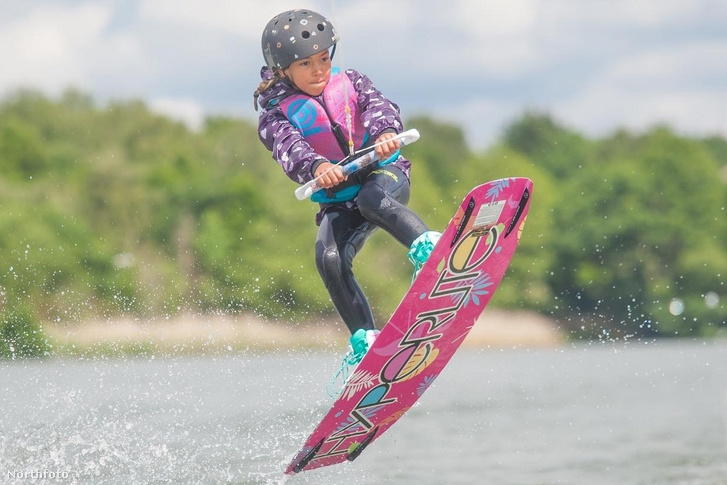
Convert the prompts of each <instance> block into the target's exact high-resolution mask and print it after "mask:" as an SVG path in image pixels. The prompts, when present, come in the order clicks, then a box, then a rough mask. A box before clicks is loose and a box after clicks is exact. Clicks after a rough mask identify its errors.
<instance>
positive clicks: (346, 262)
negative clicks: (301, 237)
mask: <svg viewBox="0 0 727 485" xmlns="http://www.w3.org/2000/svg"><path fill="white" fill-rule="evenodd" d="M344 253H345V254H341V251H339V249H338V247H336V246H333V247H327V246H325V245H323V244H318V245H317V246H316V267H317V268H318V273H319V274H320V275H321V278H322V279H323V282H324V283H325V285H326V287H330V285H338V284H341V282H342V281H343V280H345V279H346V277H347V275H349V274H350V273H351V260H352V259H353V258H352V257H351V255H350V254H348V253H349V251H346V250H345V248H344Z"/></svg>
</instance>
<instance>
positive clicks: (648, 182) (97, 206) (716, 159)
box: [0, 91, 727, 336]
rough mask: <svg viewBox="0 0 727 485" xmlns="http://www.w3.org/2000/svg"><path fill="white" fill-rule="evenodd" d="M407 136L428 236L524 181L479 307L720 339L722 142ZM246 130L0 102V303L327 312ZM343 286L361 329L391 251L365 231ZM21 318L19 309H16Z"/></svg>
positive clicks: (545, 121)
mask: <svg viewBox="0 0 727 485" xmlns="http://www.w3.org/2000/svg"><path fill="white" fill-rule="evenodd" d="M407 124H408V127H416V128H418V129H419V131H420V132H421V133H422V138H421V140H420V141H419V142H417V143H416V144H415V145H412V146H411V147H407V148H406V149H405V150H406V155H407V156H408V157H409V158H410V159H411V160H412V161H413V175H412V181H413V187H412V200H411V203H410V205H411V206H413V208H414V209H415V210H416V211H417V212H419V213H420V214H421V215H422V216H423V217H424V219H425V220H426V221H427V222H428V223H429V224H430V226H431V227H433V228H443V227H444V226H445V225H446V223H447V222H448V220H449V218H450V217H451V215H452V214H453V212H454V210H455V209H456V207H457V206H458V204H459V202H460V201H461V198H462V197H463V196H464V195H465V194H466V192H467V191H468V190H469V189H470V188H471V187H473V186H474V185H476V184H480V183H484V182H487V181H489V180H492V179H495V178H501V177H507V176H527V177H530V178H532V179H533V180H534V182H535V190H534V198H533V202H532V208H531V212H530V215H529V217H528V222H527V224H526V228H525V232H524V234H523V239H522V242H521V246H520V248H519V249H518V252H517V253H516V255H515V258H514V260H513V263H512V265H511V268H510V270H509V271H508V274H507V275H506V278H505V281H504V282H503V284H502V285H501V287H500V289H499V290H498V293H497V295H496V296H495V298H494V300H493V304H494V305H497V306H500V307H512V308H528V309H534V310H537V311H540V312H543V313H546V314H549V315H554V316H556V317H558V318H559V319H561V321H562V322H563V323H564V325H566V326H571V329H572V331H573V333H574V335H578V336H581V335H582V336H594V335H595V334H603V333H604V332H605V333H609V334H614V333H616V334H619V335H621V334H623V335H650V334H661V335H677V334H678V335H710V334H713V333H714V332H715V331H717V329H718V328H719V327H720V326H725V325H727V307H726V306H725V299H727V292H726V291H725V279H727V247H726V245H725V241H727V217H726V216H727V214H726V209H725V207H726V206H727V184H726V183H725V180H726V176H727V172H726V169H725V164H726V163H727V141H725V140H724V139H723V138H717V137H715V138H708V139H696V138H686V137H683V136H680V135H678V134H676V133H674V132H673V131H672V130H670V129H669V128H667V127H655V128H653V129H651V130H650V131H648V132H646V133H643V134H633V133H629V132H626V131H619V132H617V133H614V134H613V135H611V136H608V137H606V138H603V139H591V138H588V137H585V136H583V135H582V134H580V133H578V132H577V131H575V130H573V129H570V128H568V127H565V126H562V125H561V124H559V123H557V122H556V121H554V120H553V119H551V118H550V117H549V116H547V115H545V114H539V113H527V114H524V115H523V116H522V117H521V118H520V119H518V120H515V121H514V122H513V123H512V124H511V125H510V126H508V127H507V128H506V129H505V130H504V132H503V136H502V137H501V139H500V141H499V142H498V143H497V144H495V145H494V146H492V147H491V148H490V149H488V150H487V151H485V152H474V151H472V150H470V149H469V148H468V146H467V143H466V141H465V139H464V135H463V131H462V129H461V128H460V127H458V126H453V125H451V124H443V123H439V122H437V121H435V120H432V119H428V118H416V119H411V120H408V123H407ZM295 187H296V186H295V184H294V183H292V182H291V181H290V180H289V179H287V177H285V175H284V174H283V173H282V171H281V170H280V168H279V167H278V166H277V164H276V163H275V162H274V161H273V160H272V159H271V156H270V153H269V152H267V151H266V150H265V148H264V147H263V146H262V145H261V143H260V142H259V141H258V138H257V133H256V130H255V126H254V125H253V124H252V123H251V122H249V121H246V120H241V119H231V118H210V119H208V120H207V122H206V124H205V126H204V128H203V130H202V131H201V132H199V133H195V132H190V131H189V130H188V129H187V128H186V127H185V126H184V125H182V124H180V123H177V122H175V121H172V120H170V119H168V118H165V117H162V116H159V115H156V114H153V113H152V112H151V111H150V110H149V109H148V108H147V106H146V105H145V104H144V103H143V102H139V101H125V102H119V103H111V104H108V105H105V106H98V105H97V104H96V103H95V102H94V101H93V99H91V98H90V97H89V96H87V95H85V94H83V93H80V92H77V91H68V92H66V93H65V94H64V95H63V96H62V97H61V98H59V99H50V98H48V97H45V96H44V95H42V94H39V93H37V92H29V91H23V92H18V93H16V94H14V95H12V96H10V97H7V98H6V99H5V100H4V101H3V102H2V103H1V104H0V297H1V300H0V306H1V307H2V309H3V311H4V314H5V317H3V318H4V320H3V321H4V322H5V323H6V325H5V327H6V330H4V331H5V333H7V332H8V330H7V327H9V326H10V325H9V324H7V322H10V321H16V320H17V318H15V320H13V318H11V316H12V315H15V313H14V312H15V311H16V309H18V308H22V309H24V310H23V311H24V312H25V313H23V315H26V316H24V317H23V318H22V319H21V320H23V321H26V320H27V313H28V312H29V313H30V314H32V315H33V316H34V317H35V318H38V319H43V320H47V321H53V322H57V323H58V324H61V325H62V324H67V323H74V322H79V321H83V320H84V319H87V318H91V317H94V318H98V317H113V316H116V315H121V314H125V315H135V316H139V317H146V316H151V315H154V316H159V315H169V314H175V313H179V312H190V311H192V312H212V311H223V312H243V313H246V312H250V313H257V314H262V315H265V316H268V317H272V318H276V319H279V320H282V321H286V322H303V321H309V320H313V319H316V318H318V317H319V316H320V315H322V314H325V313H330V312H331V311H332V307H331V304H330V302H329V300H328V296H327V293H326V291H325V289H324V287H323V285H322V283H321V281H320V279H319V277H318V275H317V271H316V268H315V264H314V260H313V243H314V240H315V234H316V227H315V224H314V214H315V212H316V209H317V206H316V205H315V204H313V203H310V202H299V201H297V200H296V199H295V197H294V196H293V190H294V189H295ZM355 269H356V271H357V274H358V275H359V278H360V281H361V284H362V286H363V287H364V288H365V290H366V291H367V293H368V295H369V297H370V300H371V302H372V304H373V305H374V310H375V312H376V316H377V318H378V320H379V321H380V322H381V321H382V320H385V318H386V317H387V316H388V315H389V314H390V313H391V311H392V310H393V308H394V307H395V305H396V304H397V303H398V301H399V299H400V298H401V296H402V295H403V294H404V292H405V291H406V288H407V286H408V284H409V280H410V275H411V268H410V267H409V263H408V262H406V248H403V247H401V246H399V245H398V244H397V243H396V242H395V241H394V240H393V239H392V238H390V237H388V236H386V235H384V234H381V233H377V234H376V235H375V236H374V237H373V238H372V239H371V241H370V243H369V244H368V245H367V246H366V248H365V249H364V251H363V253H362V254H361V255H360V256H359V257H358V258H357V260H356V263H355ZM26 310H27V311H26Z"/></svg>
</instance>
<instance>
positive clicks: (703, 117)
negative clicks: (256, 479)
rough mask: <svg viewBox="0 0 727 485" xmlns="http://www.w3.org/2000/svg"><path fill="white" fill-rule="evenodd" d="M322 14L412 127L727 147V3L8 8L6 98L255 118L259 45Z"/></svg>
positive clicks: (236, 0) (480, 1)
mask: <svg viewBox="0 0 727 485" xmlns="http://www.w3.org/2000/svg"><path fill="white" fill-rule="evenodd" d="M292 8H308V9H313V10H316V11H318V12H320V13H322V14H324V15H326V16H327V17H328V18H329V19H330V20H331V21H332V22H333V24H334V25H335V27H336V29H337V30H338V32H339V35H340V36H341V41H340V42H339V47H338V50H337V52H336V56H335V58H334V64H337V65H339V66H340V67H343V68H354V69H357V70H359V71H361V72H363V73H365V74H366V75H368V76H369V77H370V78H371V80H372V81H373V82H374V84H375V85H376V86H377V87H378V88H379V89H380V90H381V91H382V92H383V93H384V94H385V95H386V96H387V97H389V98H390V99H391V100H393V101H394V102H396V103H397V104H398V105H399V106H400V108H401V110H402V115H403V116H404V118H405V119H406V118H410V117H412V116H415V115H421V114H426V115H429V116H431V117H433V118H435V119H437V120H440V121H443V122H453V123H456V124H457V125H459V126H461V127H462V128H463V129H464V130H465V133H466V135H467V140H468V142H469V143H470V146H472V147H474V148H486V147H488V146H490V145H491V144H492V143H494V142H496V140H497V139H498V137H499V136H500V135H501V134H502V132H503V130H504V128H505V127H506V126H507V125H508V123H511V122H512V121H514V120H515V119H517V117H518V116H520V115H522V113H524V112H525V111H527V110H537V111H542V112H547V113H550V114H551V115H552V116H554V117H555V118H556V119H557V120H558V121H559V122H561V123H562V124H564V125H566V126H568V127H570V128H573V129H576V130H578V131H580V132H581V133H584V134H586V135H588V136H593V137H600V136H607V135H608V134H610V133H612V132H613V131H615V130H617V129H620V128H627V129H631V130H634V131H637V132H638V131H643V130H646V129H648V128H649V127H651V126H653V125H655V124H667V125H669V126H671V127H672V128H673V129H675V130H677V131H678V132H680V133H683V134H686V135H690V136H711V135H721V136H726V137H727V1H725V0H447V1H429V0H307V1H305V2H300V1H288V0H266V1H262V0H254V1H253V0H184V1H179V0H53V1H51V0H3V1H2V2H0V97H4V96H7V95H8V94H9V93H12V92H13V91H15V90H16V89H18V88H20V87H23V88H35V89H39V90H41V91H42V92H43V93H45V94H46V95H48V96H52V97H56V96H59V95H60V94H61V93H62V92H63V91H64V90H65V89H67V88H69V87H73V88H77V89H80V90H82V91H84V92H86V93H88V94H90V95H92V96H93V97H94V99H96V101H97V102H98V103H99V104H103V103H107V102H109V101H123V100H129V99H142V100H144V101H145V102H146V103H147V104H148V105H149V106H150V107H151V108H152V109H153V110H155V111H157V112H159V113H163V114H165V115H168V116H171V117H173V118H175V119H180V120H182V121H184V122H185V123H187V124H188V125H189V126H190V127H192V128H195V129H196V128H199V127H200V126H201V125H202V124H203V122H204V118H205V116H207V115H227V116H235V117H243V118H247V119H250V120H255V119H256V113H255V111H254V109H253V103H252V92H253V90H254V89H255V87H256V86H257V84H258V82H259V71H260V67H261V65H262V64H263V60H262V53H261V47H260V36H261V34H262V30H263V28H264V26H265V24H266V23H267V22H268V20H270V19H271V18H272V17H273V16H275V15H276V14H278V13H280V12H283V11H285V10H289V9H292Z"/></svg>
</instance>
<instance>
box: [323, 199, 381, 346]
mask: <svg viewBox="0 0 727 485" xmlns="http://www.w3.org/2000/svg"><path fill="white" fill-rule="evenodd" d="M375 229H376V226H374V225H373V224H370V223H369V222H367V221H366V220H365V219H364V218H363V217H362V216H361V215H360V213H359V212H358V211H347V210H344V209H331V210H329V211H327V212H326V213H325V215H324V216H323V220H322V221H321V225H320V228H319V229H318V239H317V240H316V266H317V267H318V272H319V273H320V275H321V278H322V279H323V283H324V284H325V286H326V289H327V290H328V293H329V295H330V296H331V301H333V305H334V306H335V307H336V310H337V311H338V314H339V315H340V316H341V318H342V319H343V322H344V323H345V324H346V326H347V327H348V329H349V330H350V331H351V334H353V333H354V332H355V331H356V330H358V329H361V328H362V329H364V330H373V329H374V328H375V326H374V317H373V314H372V312H371V307H370V306H369V302H368V300H367V299H366V296H365V295H364V293H363V291H362V290H361V287H360V286H359V285H358V283H357V282H356V279H355V278H354V275H353V269H352V267H353V258H354V257H355V256H356V254H357V253H358V251H359V250H360V249H361V247H362V246H363V244H364V242H366V239H368V237H369V236H370V235H371V233H372V232H373V231H374V230H375Z"/></svg>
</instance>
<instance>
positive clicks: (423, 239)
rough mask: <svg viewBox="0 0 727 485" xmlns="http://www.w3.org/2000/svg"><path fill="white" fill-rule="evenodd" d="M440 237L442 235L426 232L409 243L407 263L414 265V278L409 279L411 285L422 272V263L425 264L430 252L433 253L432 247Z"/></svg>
mask: <svg viewBox="0 0 727 485" xmlns="http://www.w3.org/2000/svg"><path fill="white" fill-rule="evenodd" d="M440 237H442V234H441V233H439V232H436V231H427V232H425V233H423V234H422V235H421V236H419V237H418V238H416V239H414V242H413V243H411V248H409V254H408V255H407V257H408V258H409V261H411V264H413V265H414V276H412V278H411V281H412V283H413V282H414V280H415V279H416V277H417V275H418V274H419V272H420V271H421V270H422V266H424V263H426V262H427V260H428V259H429V256H431V254H432V251H434V246H436V245H437V242H438V241H439V238H440Z"/></svg>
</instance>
